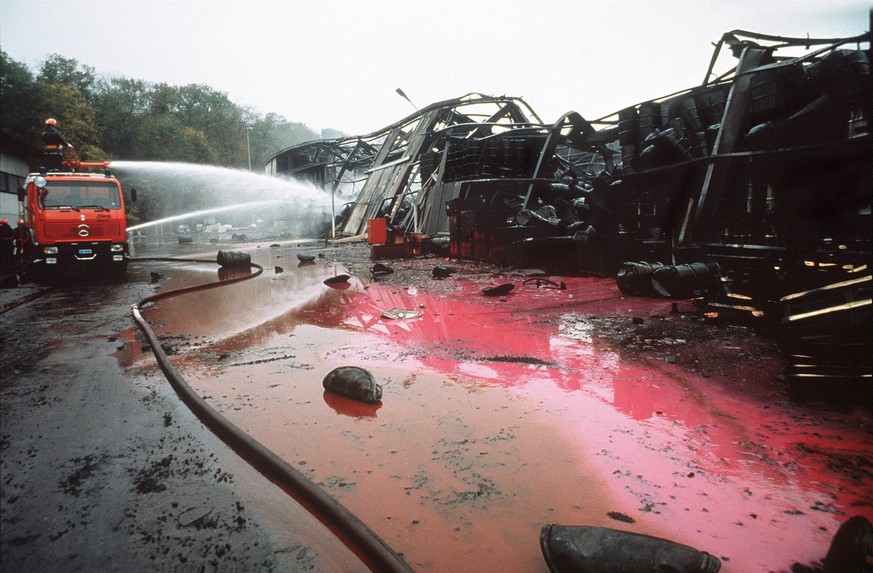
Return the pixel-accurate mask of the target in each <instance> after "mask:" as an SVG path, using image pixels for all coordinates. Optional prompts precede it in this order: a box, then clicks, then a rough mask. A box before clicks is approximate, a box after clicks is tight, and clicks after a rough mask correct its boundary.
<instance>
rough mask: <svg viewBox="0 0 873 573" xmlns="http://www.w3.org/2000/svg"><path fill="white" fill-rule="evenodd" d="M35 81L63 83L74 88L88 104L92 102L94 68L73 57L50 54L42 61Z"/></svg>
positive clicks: (49, 83)
mask: <svg viewBox="0 0 873 573" xmlns="http://www.w3.org/2000/svg"><path fill="white" fill-rule="evenodd" d="M36 79H37V81H38V82H40V83H42V84H46V85H49V86H52V85H65V86H70V87H72V88H74V89H76V90H77V91H78V92H79V94H80V95H81V97H82V98H83V99H84V100H85V101H86V102H87V103H89V104H91V103H93V102H94V99H95V95H96V94H95V91H94V87H95V84H96V82H97V76H96V74H95V73H94V68H92V67H91V66H86V65H83V64H80V63H79V61H78V60H76V59H75V58H65V57H63V56H61V55H60V54H51V55H50V56H48V57H47V58H46V59H45V61H44V62H43V63H42V66H40V69H39V75H38V76H37V78H36Z"/></svg>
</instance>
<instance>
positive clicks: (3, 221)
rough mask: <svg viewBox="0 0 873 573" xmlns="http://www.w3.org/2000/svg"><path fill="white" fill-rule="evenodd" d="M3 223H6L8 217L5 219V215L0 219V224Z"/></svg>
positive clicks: (7, 222)
mask: <svg viewBox="0 0 873 573" xmlns="http://www.w3.org/2000/svg"><path fill="white" fill-rule="evenodd" d="M3 223H6V224H7V225H8V224H9V219H7V218H6V217H3V218H2V219H0V225H2V224H3Z"/></svg>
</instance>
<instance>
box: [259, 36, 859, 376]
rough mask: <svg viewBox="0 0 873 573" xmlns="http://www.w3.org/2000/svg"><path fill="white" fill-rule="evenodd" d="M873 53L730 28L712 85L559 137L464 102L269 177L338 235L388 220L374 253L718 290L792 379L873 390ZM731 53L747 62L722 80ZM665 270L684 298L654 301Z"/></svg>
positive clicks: (505, 101)
mask: <svg viewBox="0 0 873 573" xmlns="http://www.w3.org/2000/svg"><path fill="white" fill-rule="evenodd" d="M870 38H871V34H870V33H869V32H868V33H867V34H864V35H861V36H857V37H853V38H840V39H811V38H785V37H779V36H769V35H763V34H755V33H750V32H746V31H741V30H735V31H732V32H728V33H726V34H724V35H723V36H722V37H721V39H720V40H719V41H718V42H717V43H716V44H715V50H714V53H713V55H712V59H711V61H710V65H709V68H708V69H707V71H706V74H705V76H704V80H703V82H702V84H701V85H699V86H696V87H693V88H690V89H685V90H682V91H679V92H676V93H674V94H670V95H668V96H665V97H663V98H658V99H654V100H651V101H646V102H642V103H639V104H636V105H633V106H630V107H627V108H624V109H621V110H619V111H617V112H615V113H613V114H611V115H609V116H606V117H603V118H599V119H596V120H587V119H585V118H584V117H583V116H582V115H580V114H579V113H576V112H570V113H567V114H565V115H564V116H562V117H561V118H559V119H558V120H557V121H556V122H555V123H552V124H545V123H543V122H542V120H540V118H539V117H537V115H536V113H535V112H534V111H533V110H532V109H531V108H530V106H528V105H527V103H525V102H524V101H523V100H522V99H520V98H516V97H508V96H496V97H495V96H486V95H481V94H468V95H466V96H463V97H460V98H457V99H453V100H448V101H442V102H438V103H434V104H432V105H429V106H427V107H425V108H422V109H420V110H417V111H416V113H414V114H412V115H410V116H408V117H406V118H404V119H403V120H401V121H399V122H397V123H394V124H392V125H390V126H388V127H386V128H384V129H382V130H379V131H377V132H374V133H371V134H368V135H363V136H351V137H345V138H339V139H331V140H320V141H313V142H308V143H303V144H300V145H296V146H293V147H290V148H287V149H284V150H281V151H279V152H277V153H276V154H275V155H273V156H272V157H271V158H270V159H269V160H268V161H267V162H266V170H267V172H268V173H270V174H272V175H275V176H278V177H291V178H298V179H305V180H309V181H312V182H314V183H316V184H317V185H319V186H321V187H323V188H324V189H326V190H328V191H330V192H331V193H332V196H333V197H334V198H335V201H337V202H338V204H335V214H336V216H335V218H334V223H333V228H332V235H333V236H334V237H348V236H358V235H362V234H365V233H368V232H370V231H371V225H373V224H374V222H380V221H381V222H382V223H383V224H384V228H385V233H384V235H383V236H381V238H380V239H379V240H377V241H372V240H371V243H374V242H376V243H379V244H376V245H373V246H372V247H371V248H372V249H373V254H374V258H376V257H382V256H406V255H409V254H418V253H423V252H428V251H429V250H430V251H432V252H439V253H440V254H447V255H450V256H452V257H455V258H459V259H475V260H484V261H490V262H494V263H499V264H508V265H515V266H520V267H530V266H535V267H537V268H542V269H544V270H546V271H547V272H549V273H553V274H578V273H594V274H601V275H609V274H616V273H618V275H619V277H624V279H625V280H624V281H622V282H620V286H621V287H622V290H623V291H625V292H626V293H627V294H658V293H660V294H661V295H663V296H674V297H677V298H678V297H683V298H684V297H689V296H694V295H698V294H706V293H708V294H709V295H710V296H709V297H708V298H707V304H708V305H709V306H710V310H715V311H717V312H721V313H728V314H733V315H741V316H748V317H754V318H760V319H765V320H766V319H770V320H769V321H768V323H769V324H778V325H779V329H780V333H781V334H782V335H783V337H784V338H785V340H786V345H787V347H788V348H789V350H790V352H791V353H792V354H791V356H792V367H791V370H790V374H791V375H792V376H793V377H795V378H798V379H800V378H817V377H826V378H828V379H833V378H848V379H852V380H858V379H862V380H866V384H867V386H868V387H869V386H871V385H873V381H871V380H870V378H871V366H873V365H871V356H873V352H871V350H873V348H871V343H870V341H869V339H870V338H871V337H870V325H871V323H873V321H871V318H873V304H871V292H873V281H871V270H870V269H871V264H873V256H871V229H873V224H871V223H873V221H871V204H873V132H871V126H870V117H871V110H873V89H871V86H873V84H871V76H870V66H869V63H870V59H871V58H870ZM728 52H729V53H730V54H729V55H728ZM723 56H728V57H729V58H730V57H731V56H732V57H733V58H735V59H736V63H735V65H733V66H732V67H731V68H730V69H729V70H728V71H726V72H724V73H721V74H720V75H717V76H716V74H715V72H714V70H715V65H716V63H717V62H719V61H721V60H722V59H723ZM731 61H733V60H731ZM398 91H399V90H398ZM401 95H402V94H401ZM662 267H663V268H662ZM655 272H658V273H660V275H661V276H662V277H663V276H665V275H666V274H667V273H668V272H669V276H670V277H672V278H673V280H672V281H665V280H660V281H655V287H664V285H669V284H670V283H671V282H672V285H673V286H672V287H669V288H667V290H665V289H664V288H655V289H654V290H651V291H650V292H647V288H646V287H647V285H648V281H649V280H650V275H651V274H653V273H655Z"/></svg>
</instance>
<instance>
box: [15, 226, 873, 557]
mask: <svg viewBox="0 0 873 573" xmlns="http://www.w3.org/2000/svg"><path fill="white" fill-rule="evenodd" d="M171 247H172V248H171ZM161 248H167V249H169V250H170V251H171V252H168V253H167V254H174V252H175V251H178V250H180V249H183V250H184V252H183V254H185V255H186V256H197V255H207V256H208V255H209V253H211V255H212V256H214V252H215V246H213V245H196V244H194V245H184V246H181V245H178V246H173V245H171V246H170V247H157V248H156V249H153V250H154V251H156V252H160V249H161ZM232 248H244V249H246V250H247V252H250V253H251V255H252V258H253V260H254V261H255V262H258V263H260V264H262V265H264V267H265V272H264V274H263V275H262V276H260V277H257V278H256V279H254V280H251V281H246V282H244V283H240V284H236V285H233V286H229V287H227V288H221V289H216V290H210V291H206V292H201V293H194V294H189V295H185V296H182V297H178V298H173V299H169V300H165V301H161V302H159V303H157V304H155V305H153V306H151V307H147V308H145V309H144V310H143V315H144V316H145V318H146V319H147V320H149V322H150V323H151V324H152V325H153V326H154V328H155V330H156V331H157V332H158V334H159V336H160V337H161V340H162V343H163V344H162V345H163V347H164V348H165V350H167V352H168V353H169V354H170V358H171V360H172V361H173V363H174V364H175V365H176V366H177V368H179V369H180V370H181V371H182V372H183V374H184V375H185V377H186V378H187V379H188V381H189V382H190V383H191V384H192V385H193V386H194V387H195V388H196V389H197V391H198V392H199V393H200V394H201V395H202V396H204V397H205V398H206V399H207V400H208V401H209V402H210V403H211V404H213V405H214V406H215V407H216V408H218V409H220V410H221V411H222V413H223V414H224V415H225V416H227V417H228V418H229V419H230V420H231V421H233V422H234V423H235V424H236V425H238V426H240V427H241V428H243V429H245V430H246V431H247V432H249V433H250V434H251V435H252V436H254V437H255V438H256V439H258V440H259V441H261V442H262V443H263V444H265V445H266V446H268V447H269V448H270V449H271V450H273V451H274V452H276V453H278V454H279V455H281V456H282V457H283V458H284V459H285V460H286V461H288V462H289V463H290V464H292V465H293V466H295V467H297V468H298V469H300V470H301V471H302V472H303V473H305V474H306V475H307V476H308V477H310V478H311V479H312V480H313V481H315V482H317V483H319V484H320V485H322V486H323V487H324V488H325V489H326V490H327V491H328V492H329V493H330V494H331V495H333V496H335V497H336V498H337V499H339V500H340V501H341V502H342V503H343V504H345V505H346V506H347V507H348V508H349V509H351V510H352V511H353V512H354V513H356V514H357V515H358V516H359V517H360V518H361V519H362V520H363V521H364V522H366V523H367V524H368V525H369V526H370V527H371V528H372V529H374V530H375V531H376V532H377V533H378V534H379V535H380V536H382V537H383V539H384V540H385V541H386V542H387V543H388V544H389V545H391V546H392V547H393V548H394V549H395V550H396V551H398V552H400V553H401V554H403V556H404V557H405V559H406V560H407V561H408V562H409V564H410V565H411V566H412V567H413V568H414V569H415V570H421V571H425V570H427V571H546V570H547V569H546V566H545V563H544V561H543V558H542V555H541V552H540V548H539V531H540V528H541V527H542V526H543V525H545V524H550V523H560V524H568V525H570V524H578V525H600V526H605V527H613V528H617V529H623V530H627V531H634V532H638V533H646V534H650V535H655V536H658V537H664V538H667V539H671V540H674V541H678V542H680V543H684V544H687V545H691V546H693V547H696V548H698V549H700V550H704V551H707V552H709V553H711V554H713V555H715V556H717V557H719V558H720V559H722V561H723V567H722V571H726V572H737V573H739V572H743V573H746V572H758V571H760V572H768V571H788V570H789V568H790V567H791V566H792V564H794V563H795V562H797V563H802V564H808V565H809V564H812V565H814V564H815V563H816V562H817V561H819V560H820V559H821V558H823V557H824V554H825V552H826V551H827V548H828V546H829V543H830V540H831V538H832V536H833V534H834V532H835V531H836V529H837V527H838V526H839V524H840V523H842V522H843V521H845V520H846V519H847V518H848V517H850V516H852V515H863V516H866V517H867V518H868V519H873V493H871V492H873V417H871V414H870V410H869V409H866V408H864V407H859V408H856V409H848V410H846V409H843V410H837V409H833V408H829V407H826V406H824V405H822V404H813V403H798V402H794V401H792V400H791V399H790V396H789V393H788V391H787V387H786V382H785V380H784V379H783V377H782V367H783V362H782V358H781V356H780V354H779V351H778V347H777V346H776V344H775V342H774V341H772V340H770V339H767V338H765V337H762V336H759V335H758V334H757V333H756V332H755V330H754V329H752V328H750V327H748V326H736V325H729V324H726V323H722V322H719V321H717V320H711V319H707V318H705V317H703V316H700V315H699V314H698V313H697V312H696V309H695V308H694V307H693V305H692V304H691V303H688V302H682V303H679V305H678V308H677V310H678V311H679V312H672V311H673V309H672V308H671V303H670V302H669V301H664V300H655V299H645V298H626V297H624V296H622V295H621V293H620V292H619V290H618V288H617V287H616V286H615V283H614V281H612V280H610V279H603V278H592V277H549V278H550V279H551V282H547V281H541V282H540V283H539V284H537V281H536V280H535V279H534V280H531V277H532V276H534V274H535V273H534V272H533V270H532V269H528V270H518V269H498V268H494V267H490V266H486V265H476V264H472V263H460V262H458V261H445V260H441V259H434V258H429V259H428V258H421V259H409V260H401V261H382V262H383V263H385V264H388V265H389V266H391V267H392V268H393V269H394V272H393V273H391V274H389V275H386V276H383V277H380V278H378V279H376V278H374V277H372V276H371V273H370V271H369V268H370V267H371V266H372V265H373V264H374V262H373V261H371V260H370V258H369V249H368V248H367V247H366V245H363V244H353V245H342V246H339V245H330V246H328V245H323V244H313V243H306V244H304V243H281V244H278V246H275V247H271V246H269V245H268V244H266V243H264V244H250V245H236V246H233V247H232ZM297 253H306V254H312V255H315V256H316V258H315V262H314V263H313V264H307V265H299V264H298V262H297V258H296V256H295V255H296V254H297ZM141 254H148V253H141ZM153 254H154V253H153ZM161 254H163V253H161ZM135 265H138V266H139V267H140V268H139V270H137V269H134V270H133V275H134V276H135V277H136V276H138V277H140V280H142V282H141V283H140V284H139V285H138V289H139V292H140V293H143V292H151V291H152V290H163V289H172V288H176V287H181V286H186V285H190V284H197V283H201V282H207V281H211V280H216V278H220V277H221V275H222V273H223V274H225V275H227V274H233V273H234V272H235V271H234V270H228V269H223V270H222V271H221V272H218V271H217V270H216V269H217V267H216V266H214V265H212V266H210V265H203V264H194V263H154V262H152V263H135ZM438 265H440V266H448V267H452V268H453V270H454V272H452V273H451V274H450V275H449V276H448V277H446V278H442V279H435V278H433V275H432V272H431V271H432V270H433V268H434V267H435V266H438ZM151 273H157V274H156V275H155V276H154V277H153V278H150V277H152V275H151ZM338 274H350V275H352V278H351V279H350V280H349V281H348V282H347V283H343V284H341V285H340V288H330V287H327V286H325V285H324V283H323V281H324V280H325V279H326V278H328V277H331V276H336V275H338ZM150 281H151V282H150ZM561 282H563V283H564V285H565V287H566V288H564V289H559V288H552V287H553V286H555V285H559V284H560V283H561ZM507 283H511V284H513V285H514V288H513V290H512V291H510V292H509V293H508V294H506V295H504V296H500V297H486V296H484V295H483V294H482V292H481V289H482V288H483V287H487V286H496V285H501V284H507ZM128 294H132V293H128ZM137 300H138V299H137ZM128 302H129V303H132V302H135V300H131V301H128ZM116 303H117V304H119V308H120V309H121V310H118V313H119V314H121V313H122V310H123V308H121V307H122V306H123V305H121V301H116ZM391 309H401V310H406V311H415V313H416V314H418V313H420V315H419V316H416V317H413V318H386V317H385V316H383V313H384V312H385V311H390V310H391ZM13 314H15V313H12V312H7V313H6V314H5V315H4V317H3V320H4V326H5V327H6V328H9V327H10V326H11V325H12V324H13V323H11V322H10V321H11V318H10V315H13ZM113 325H122V326H116V328H117V330H113V329H112V327H110V326H109V325H106V326H105V327H103V332H102V333H101V334H96V333H92V334H91V335H90V336H91V337H92V338H94V337H95V336H96V337H98V338H99V336H101V335H102V336H112V337H115V338H114V342H113V344H114V345H115V351H114V352H112V353H111V354H112V355H113V357H114V359H115V360H116V361H117V363H118V365H119V366H120V367H121V369H122V370H123V377H124V379H125V380H128V381H137V380H142V379H148V380H150V384H151V385H152V387H153V388H155V392H156V393H159V394H160V396H161V399H162V400H164V401H166V402H165V405H164V407H165V408H166V409H167V412H169V413H168V414H166V415H169V416H170V420H171V422H172V423H171V424H170V425H169V426H167V427H171V428H172V427H175V425H176V423H175V420H177V419H178V418H179V417H180V416H182V414H181V413H180V412H179V410H180V409H183V408H184V406H181V405H179V404H176V403H174V402H173V396H172V391H171V390H167V389H166V388H165V387H164V386H161V385H160V377H161V374H160V372H159V371H157V370H156V366H155V363H154V359H153V357H152V356H151V354H150V353H149V352H148V350H147V349H146V348H144V347H143V342H142V340H141V337H140V335H139V333H138V332H137V331H136V330H135V329H134V328H133V326H132V323H130V324H127V325H123V322H113ZM7 356H8V355H5V356H4V363H5V362H6V361H7ZM341 365H354V366H361V367H364V368H367V369H368V370H369V371H371V372H372V373H373V374H374V375H375V377H376V379H377V381H378V383H379V384H380V385H381V386H382V389H383V399H382V402H381V403H379V404H376V405H367V404H362V403H359V402H355V401H352V400H349V399H347V398H343V397H340V396H336V395H333V394H330V393H327V392H325V391H324V390H323V388H322V384H321V382H322V379H323V378H324V376H325V375H326V374H327V373H328V372H329V371H330V370H332V369H333V368H335V367H337V366H341ZM5 368H6V366H5V364H4V370H5ZM158 388H160V390H158ZM7 391H8V390H7V387H6V385H5V383H4V402H5V401H6V400H5V393H6V392H7ZM170 404H172V409H171V407H170ZM10 412H11V410H10ZM5 414H7V410H6V406H4V415H5ZM152 415H153V416H154V412H153V413H152ZM162 416H163V414H162ZM4 417H5V416H4ZM162 420H166V418H165V417H164V418H162V417H160V416H159V417H157V419H153V420H152V421H151V422H150V423H151V424H152V425H157V426H160V425H161V424H162V423H163V422H162ZM191 424H192V426H193V425H196V421H194V422H191ZM5 425H6V422H4V426H5ZM7 428H8V427H4V450H3V455H4V474H7V470H6V467H7V465H8V464H7V462H6V459H7V458H10V457H11V455H10V453H9V452H10V450H11V449H12V448H10V447H7V445H6V442H7V441H8V442H9V443H10V444H11V443H13V442H16V440H15V439H14V438H11V437H9V438H8V437H7V435H8V434H7ZM105 439H107V440H108V438H105ZM108 441H111V440H108ZM214 442H215V440H214V439H213V440H211V441H209V443H208V444H207V445H208V446H211V447H219V448H220V444H219V445H218V446H215V444H214ZM204 447H205V446H204ZM208 449H209V448H208V447H206V450H208ZM171 453H173V452H171V451H168V450H166V449H165V446H160V447H159V448H158V449H157V450H156V451H155V453H154V454H153V458H149V460H150V463H151V465H148V464H146V466H145V467H146V468H153V469H154V470H155V471H154V472H153V474H148V475H146V474H134V476H140V477H142V478H143V479H140V480H139V481H136V478H135V477H134V482H133V484H134V485H133V487H134V489H136V488H138V487H145V488H149V487H150V486H151V485H152V484H151V481H150V480H149V476H152V477H159V476H161V475H164V474H165V473H166V472H163V473H162V471H163V470H162V466H161V463H162V462H163V461H164V460H167V459H168V458H167V456H168V455H170V454H171ZM196 453H197V452H192V454H196ZM173 455H174V456H176V457H172V458H169V460H170V461H168V462H167V464H165V465H169V464H172V463H184V462H180V461H179V460H180V459H185V460H188V458H187V457H186V456H185V455H184V454H177V453H173ZM206 455H208V454H206ZM224 455H225V456H226V457H228V458H232V454H228V453H227V452H226V451H225V452H224ZM80 457H81V456H80ZM225 463H226V462H225ZM155 464H157V465H155ZM237 464H239V462H237ZM86 465H87V464H86ZM224 467H225V466H224V465H223V464H214V465H209V470H210V471H209V472H208V473H209V475H210V476H214V475H219V476H220V475H221V473H222V471H225V472H226V471H229V470H226V469H223V468H224ZM235 467H236V466H235ZM237 470H238V468H237ZM238 471H239V470H238ZM213 472H214V473H213ZM86 473H87V472H86ZM146 473H148V472H146ZM8 475H11V474H8ZM6 479H7V478H6V477H5V476H4V493H3V498H4V499H3V503H4V519H5V516H6V515H8V511H10V510H9V509H8V508H11V507H12V506H13V505H14V504H13V503H10V502H9V501H8V496H7V493H6V490H7V485H6V483H5V482H6ZM74 481H75V479H74ZM159 482H160V480H159V479H158V480H157V482H156V483H159ZM246 483H248V484H249V485H250V487H249V489H255V490H263V489H264V486H262V485H259V486H257V487H253V486H251V484H254V483H258V482H257V480H255V479H248V480H246ZM234 484H235V485H232V486H228V487H229V489H230V490H231V491H232V492H233V491H234V490H235V489H236V488H237V487H239V484H240V480H239V479H238V478H237V479H235V480H234ZM143 493H145V492H143ZM273 493H275V494H276V496H277V497H281V494H280V493H279V492H276V491H271V495H272V494H273ZM262 497H263V495H262ZM34 505H35V506H38V505H39V504H34ZM250 506H253V505H252V504H250ZM186 511H190V509H188V510H186ZM249 519H252V517H250V518H249ZM119 520H120V521H119V523H123V522H124V520H123V519H122V518H121V517H119ZM274 525H275V524H274V523H272V522H270V521H269V520H265V525H264V529H265V530H269V531H272V527H273V526H274ZM4 529H6V528H5V527H4ZM3 535H4V545H8V544H9V543H11V541H10V540H9V538H7V534H6V533H5V532H4V534H3ZM22 535H25V534H23V533H22ZM16 539H17V538H16ZM22 545H23V544H22ZM243 545H244V546H247V547H250V548H251V547H252V545H245V543H244V544H243ZM264 545H269V544H268V543H266V542H265V543H264V544H262V545H259V546H258V547H261V549H262V550H264V551H266V552H267V553H269V550H268V549H265V548H264ZM238 550H239V546H238V545H237V546H236V549H234V550H228V553H227V554H228V555H237V553H236V551H238ZM324 553H325V550H322V551H318V552H313V553H312V554H313V555H319V556H320V555H323V554H324ZM265 558H266V557H265ZM156 559H158V560H160V559H161V557H160V556H157V557H156ZM171 562H172V560H171ZM176 564H178V562H176ZM316 565H318V563H317V562H316V563H315V565H313V566H316ZM170 568H172V567H170ZM328 570H330V568H328Z"/></svg>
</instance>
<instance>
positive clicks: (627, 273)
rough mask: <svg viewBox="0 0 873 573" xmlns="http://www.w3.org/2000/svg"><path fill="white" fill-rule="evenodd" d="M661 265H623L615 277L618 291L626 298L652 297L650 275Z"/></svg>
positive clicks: (644, 263)
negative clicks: (626, 296)
mask: <svg viewBox="0 0 873 573" xmlns="http://www.w3.org/2000/svg"><path fill="white" fill-rule="evenodd" d="M663 266H664V265H663V264H661V263H647V262H639V263H632V262H627V263H623V264H622V265H621V266H620V267H619V269H618V272H617V273H616V275H615V282H616V284H618V289H619V290H620V291H621V292H622V293H623V294H626V295H628V296H641V295H654V294H655V290H654V288H653V287H652V273H654V272H655V270H656V269H659V268H661V267H663Z"/></svg>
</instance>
